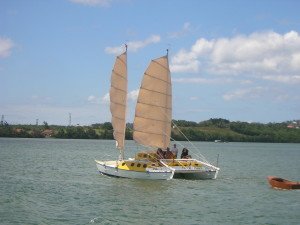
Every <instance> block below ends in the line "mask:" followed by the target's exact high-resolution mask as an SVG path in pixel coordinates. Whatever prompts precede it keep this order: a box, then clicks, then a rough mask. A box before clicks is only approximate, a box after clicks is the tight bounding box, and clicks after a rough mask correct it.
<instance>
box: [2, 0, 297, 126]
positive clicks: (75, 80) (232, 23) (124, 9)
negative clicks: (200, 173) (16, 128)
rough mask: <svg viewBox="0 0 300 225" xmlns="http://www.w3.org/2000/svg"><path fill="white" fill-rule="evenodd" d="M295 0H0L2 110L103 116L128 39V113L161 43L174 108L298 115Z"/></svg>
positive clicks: (258, 116)
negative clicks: (117, 62) (117, 61)
mask: <svg viewBox="0 0 300 225" xmlns="http://www.w3.org/2000/svg"><path fill="white" fill-rule="evenodd" d="M299 9H300V2H299V1H296V0H295V1H289V0H282V1H279V0H274V1H268V0H263V1H261V0H257V1H233V0H232V1H217V0H215V1H198V0H188V1H185V0H164V1H159V0H152V1H146V0H53V1H37V0H27V1H21V0H0V83H1V88H0V96H1V98H0V114H1V115H4V117H5V120H6V121H7V122H9V123H27V124H35V122H36V119H39V121H40V123H42V121H47V122H48V123H49V124H61V125H67V124H68V121H69V113H71V114H72V124H92V123H99V122H105V121H110V111H109V105H108V102H107V97H108V91H109V86H110V83H109V81H110V74H111V69H112V66H113V63H114V58H115V55H116V54H117V53H118V52H120V51H122V49H123V47H122V46H123V45H124V43H127V44H128V76H129V78H128V79H129V96H128V105H129V109H128V121H129V122H132V120H133V114H134V106H135V101H136V97H137V90H138V87H139V86H140V82H141V79H142V74H143V72H144V70H145V69H146V67H147V66H148V64H149V62H150V60H151V59H153V58H157V57H160V56H162V55H164V54H165V53H166V49H167V48H169V49H170V52H169V60H170V68H171V72H172V82H173V118H174V119H184V120H192V121H197V122H199V121H203V120H207V119H209V118H225V119H229V120H231V121H238V120H239V121H248V122H264V123H266V122H281V121H286V120H292V119H299V118H300V13H299Z"/></svg>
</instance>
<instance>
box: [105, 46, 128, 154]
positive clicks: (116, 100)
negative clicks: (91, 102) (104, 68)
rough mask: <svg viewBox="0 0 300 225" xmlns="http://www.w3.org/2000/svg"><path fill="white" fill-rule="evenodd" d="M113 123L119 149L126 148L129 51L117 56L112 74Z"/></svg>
mask: <svg viewBox="0 0 300 225" xmlns="http://www.w3.org/2000/svg"><path fill="white" fill-rule="evenodd" d="M109 95H110V112H111V115H112V119H111V123H112V126H113V129H114V133H113V134H114V139H115V140H116V146H117V148H118V149H124V140H125V129H126V105H127V104H126V103H127V51H125V52H124V53H123V54H121V55H119V56H117V58H116V61H115V65H114V68H113V70H112V74H111V87H110V92H109Z"/></svg>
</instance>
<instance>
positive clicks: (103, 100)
mask: <svg viewBox="0 0 300 225" xmlns="http://www.w3.org/2000/svg"><path fill="white" fill-rule="evenodd" d="M138 95H139V89H136V90H132V91H130V92H128V93H127V101H136V99H137V97H138ZM87 100H88V102H90V103H93V104H101V103H102V104H109V102H110V97H109V93H106V94H105V95H104V96H103V97H102V98H97V97H95V96H94V95H90V96H89V97H88V99H87Z"/></svg>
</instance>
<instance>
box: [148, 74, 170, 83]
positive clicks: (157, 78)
mask: <svg viewBox="0 0 300 225" xmlns="http://www.w3.org/2000/svg"><path fill="white" fill-rule="evenodd" d="M145 75H147V76H149V77H151V78H153V79H156V80H160V81H162V82H165V83H167V84H171V83H170V82H168V81H166V80H163V79H161V78H159V77H155V76H153V75H150V74H149V73H145Z"/></svg>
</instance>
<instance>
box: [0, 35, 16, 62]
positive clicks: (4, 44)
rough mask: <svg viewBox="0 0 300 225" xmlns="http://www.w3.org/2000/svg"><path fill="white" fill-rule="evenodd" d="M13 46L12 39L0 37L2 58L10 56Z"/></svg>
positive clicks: (0, 54)
mask: <svg viewBox="0 0 300 225" xmlns="http://www.w3.org/2000/svg"><path fill="white" fill-rule="evenodd" d="M13 47H14V43H13V41H12V40H11V39H9V38H3V37H0V58H6V57H8V56H10V54H11V50H12V48H13Z"/></svg>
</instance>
